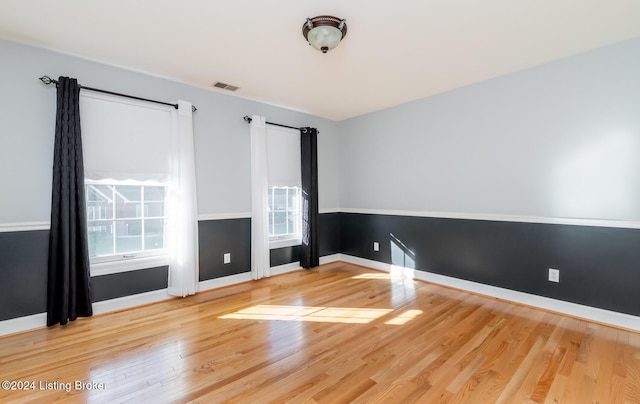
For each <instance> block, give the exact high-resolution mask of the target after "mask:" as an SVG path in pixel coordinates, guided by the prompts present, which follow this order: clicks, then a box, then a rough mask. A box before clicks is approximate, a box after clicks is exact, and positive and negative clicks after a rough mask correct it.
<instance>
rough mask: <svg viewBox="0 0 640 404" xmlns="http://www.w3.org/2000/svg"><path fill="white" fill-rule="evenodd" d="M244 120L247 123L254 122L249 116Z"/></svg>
mask: <svg viewBox="0 0 640 404" xmlns="http://www.w3.org/2000/svg"><path fill="white" fill-rule="evenodd" d="M242 119H244V121H245V122H246V123H251V121H252V119H251V117H250V116H249V115H245V116H244V117H243V118H242Z"/></svg>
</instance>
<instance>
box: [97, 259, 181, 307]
mask: <svg viewBox="0 0 640 404" xmlns="http://www.w3.org/2000/svg"><path fill="white" fill-rule="evenodd" d="M168 271H169V267H168V266H163V267H157V268H148V269H139V270H137V271H127V272H120V273H117V274H108V275H100V276H94V277H92V278H91V288H92V290H91V292H92V295H93V296H92V297H93V301H94V302H100V301H103V300H109V299H115V298H117V297H124V296H131V295H135V294H138V293H144V292H151V291H153V290H159V289H166V288H167V281H168Z"/></svg>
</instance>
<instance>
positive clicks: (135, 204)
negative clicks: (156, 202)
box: [115, 185, 141, 219]
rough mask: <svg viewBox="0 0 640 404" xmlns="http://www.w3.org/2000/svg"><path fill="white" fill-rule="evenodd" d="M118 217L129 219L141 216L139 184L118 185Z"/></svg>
mask: <svg viewBox="0 0 640 404" xmlns="http://www.w3.org/2000/svg"><path fill="white" fill-rule="evenodd" d="M115 191H116V218H117V219H127V218H136V217H141V216H140V213H141V207H140V202H141V201H140V197H141V190H140V186H139V185H118V186H116V189H115Z"/></svg>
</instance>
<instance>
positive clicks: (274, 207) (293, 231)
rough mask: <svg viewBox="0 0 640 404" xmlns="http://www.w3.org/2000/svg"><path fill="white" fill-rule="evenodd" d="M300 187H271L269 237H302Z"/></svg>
mask: <svg viewBox="0 0 640 404" xmlns="http://www.w3.org/2000/svg"><path fill="white" fill-rule="evenodd" d="M300 224H301V223H300V187H271V188H269V237H276V238H291V237H295V238H299V237H300Z"/></svg>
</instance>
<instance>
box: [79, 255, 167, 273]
mask: <svg viewBox="0 0 640 404" xmlns="http://www.w3.org/2000/svg"><path fill="white" fill-rule="evenodd" d="M165 265H169V256H168V255H155V256H151V257H140V258H130V259H121V260H117V261H109V262H100V263H91V264H90V267H91V271H90V272H91V276H101V275H109V274H117V273H120V272H129V271H137V270H140V269H149V268H155V267H161V266H165Z"/></svg>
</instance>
